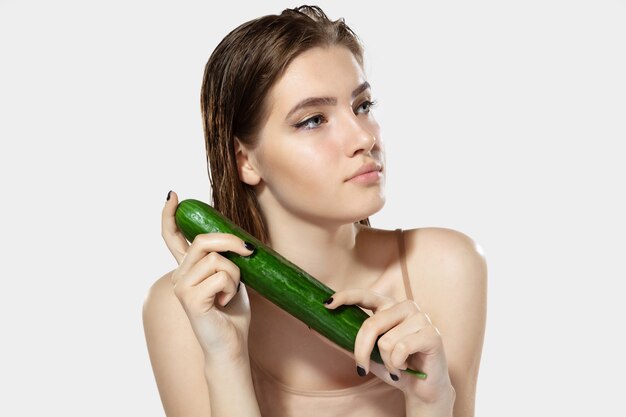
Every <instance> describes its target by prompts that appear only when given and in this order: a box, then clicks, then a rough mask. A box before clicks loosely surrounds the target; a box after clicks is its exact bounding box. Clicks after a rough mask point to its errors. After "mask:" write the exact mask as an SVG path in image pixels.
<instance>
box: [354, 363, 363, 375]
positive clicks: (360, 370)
mask: <svg viewBox="0 0 626 417" xmlns="http://www.w3.org/2000/svg"><path fill="white" fill-rule="evenodd" d="M356 373H357V374H359V376H365V369H363V368H361V367H360V366H359V365H357V366H356Z"/></svg>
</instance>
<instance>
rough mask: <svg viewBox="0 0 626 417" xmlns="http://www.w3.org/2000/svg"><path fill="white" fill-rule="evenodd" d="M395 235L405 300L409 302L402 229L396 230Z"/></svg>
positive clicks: (411, 298)
mask: <svg viewBox="0 0 626 417" xmlns="http://www.w3.org/2000/svg"><path fill="white" fill-rule="evenodd" d="M396 235H397V236H398V248H399V249H400V268H402V280H403V281H404V291H405V292H406V298H407V299H409V300H413V292H412V291H411V281H409V270H408V269H407V267H406V250H405V249H404V236H403V234H402V229H396ZM413 301H414V300H413Z"/></svg>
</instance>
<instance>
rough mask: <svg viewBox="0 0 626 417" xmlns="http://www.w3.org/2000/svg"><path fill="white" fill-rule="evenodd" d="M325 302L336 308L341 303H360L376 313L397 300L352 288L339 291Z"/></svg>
mask: <svg viewBox="0 0 626 417" xmlns="http://www.w3.org/2000/svg"><path fill="white" fill-rule="evenodd" d="M327 301H330V302H328V303H326V302H325V303H324V305H325V306H326V307H327V308H330V309H334V308H337V307H339V306H341V305H344V304H347V305H359V306H361V307H364V308H366V309H368V310H371V311H373V312H374V313H376V312H378V311H382V310H386V309H388V308H389V307H391V306H393V305H394V304H396V303H397V302H396V301H395V300H394V299H392V298H389V297H386V296H384V295H382V294H379V293H377V292H375V291H371V290H363V289H350V290H343V291H337V292H336V293H334V294H333V296H332V297H330V298H329V299H328V300H327Z"/></svg>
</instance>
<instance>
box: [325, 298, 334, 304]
mask: <svg viewBox="0 0 626 417" xmlns="http://www.w3.org/2000/svg"><path fill="white" fill-rule="evenodd" d="M332 302H333V297H330V298H329V299H328V300H326V301H324V304H330V303H332Z"/></svg>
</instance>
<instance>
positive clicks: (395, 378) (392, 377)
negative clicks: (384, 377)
mask: <svg viewBox="0 0 626 417" xmlns="http://www.w3.org/2000/svg"><path fill="white" fill-rule="evenodd" d="M389 376H391V379H393V380H394V381H398V380H400V377H399V376H398V375H396V374H392V373H390V374H389Z"/></svg>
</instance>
